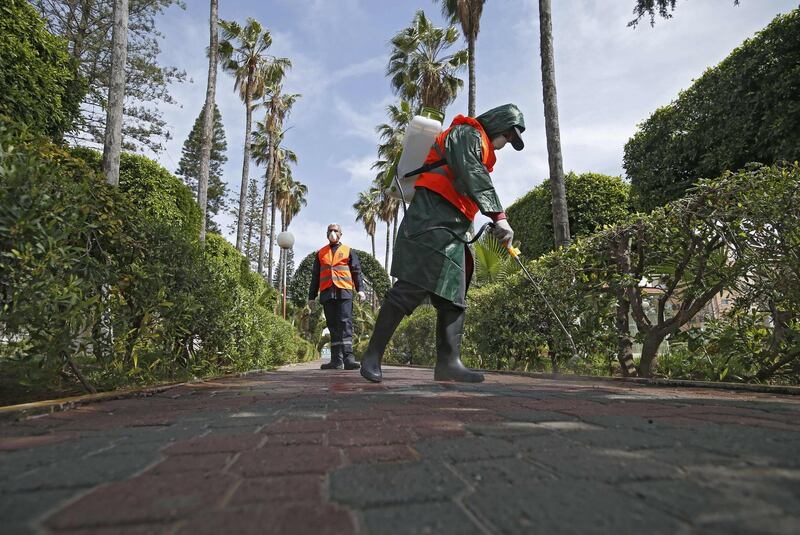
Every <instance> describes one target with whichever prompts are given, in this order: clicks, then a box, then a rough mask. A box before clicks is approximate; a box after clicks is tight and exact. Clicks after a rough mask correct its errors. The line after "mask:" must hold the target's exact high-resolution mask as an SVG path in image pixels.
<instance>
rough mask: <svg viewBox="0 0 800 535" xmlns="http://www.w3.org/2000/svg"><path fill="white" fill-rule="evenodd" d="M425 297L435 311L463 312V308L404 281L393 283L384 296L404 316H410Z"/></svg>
mask: <svg viewBox="0 0 800 535" xmlns="http://www.w3.org/2000/svg"><path fill="white" fill-rule="evenodd" d="M426 297H430V300H431V304H432V305H433V307H434V308H435V309H436V310H437V311H442V310H452V311H454V312H455V311H462V312H464V311H465V307H461V306H458V305H456V304H455V303H453V302H452V301H448V300H447V299H445V298H443V297H440V296H438V295H436V294H435V293H433V292H429V291H428V290H426V289H425V288H421V287H419V286H417V285H416V284H411V283H410V282H406V281H404V280H398V281H397V282H395V283H394V286H392V288H391V290H389V293H387V294H386V300H387V301H388V302H390V303H391V304H393V305H394V306H396V307H397V308H399V309H400V310H402V311H403V312H404V313H405V315H406V316H410V315H411V313H412V312H414V310H415V309H416V308H417V307H418V306H420V305H421V304H422V303H423V302H424V301H425V298H426Z"/></svg>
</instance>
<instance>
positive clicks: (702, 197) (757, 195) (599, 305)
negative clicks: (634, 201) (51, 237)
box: [464, 164, 800, 383]
mask: <svg viewBox="0 0 800 535" xmlns="http://www.w3.org/2000/svg"><path fill="white" fill-rule="evenodd" d="M798 205H800V165H798V164H794V165H776V166H772V167H762V166H755V167H751V168H748V169H745V170H743V171H740V172H738V173H727V174H725V175H724V176H722V177H720V178H718V179H715V180H705V181H701V182H700V183H699V184H698V185H697V186H696V188H695V189H694V190H693V192H692V194H691V195H689V196H688V197H686V198H684V199H681V200H678V201H675V202H672V203H670V204H669V205H667V206H666V207H664V208H660V209H657V210H655V211H653V213H651V214H648V215H635V216H631V217H630V219H629V221H627V222H624V223H622V224H620V225H617V226H616V227H612V228H610V229H606V230H603V231H601V232H598V233H596V234H593V235H591V236H588V237H586V238H579V239H578V240H576V242H575V243H574V244H573V245H572V246H571V247H570V248H568V249H566V250H562V251H558V252H555V253H550V254H548V255H545V256H543V257H541V258H539V259H537V260H535V261H532V262H528V268H529V269H530V271H531V272H532V274H533V276H534V278H535V280H536V281H537V282H538V284H539V286H540V287H541V289H542V291H543V292H544V294H545V295H546V296H547V299H548V301H549V302H550V304H551V305H552V306H553V307H554V308H555V310H556V312H557V313H558V315H559V316H560V317H561V318H562V320H564V322H565V323H566V325H567V327H568V328H569V329H570V331H571V332H572V336H573V338H574V339H575V343H576V345H577V346H578V350H579V353H580V355H581V356H580V359H579V361H578V362H576V361H574V360H571V359H569V348H568V346H567V345H566V343H565V337H564V336H563V334H562V333H561V331H560V330H559V328H558V325H557V324H556V323H555V322H554V320H553V316H552V315H551V314H550V312H549V310H548V309H547V307H546V303H545V302H544V301H543V299H542V298H541V297H540V296H539V294H538V292H537V291H536V290H535V289H534V288H533V286H532V285H531V284H530V282H529V281H527V280H526V279H525V278H524V277H523V275H522V274H516V275H512V276H510V277H508V278H507V279H506V280H505V281H504V282H503V283H502V284H490V285H487V286H484V287H482V288H479V289H474V290H471V291H470V295H469V303H470V309H469V311H468V314H467V325H466V336H465V345H464V354H465V355H466V357H467V358H473V359H476V360H477V361H478V362H479V363H480V364H481V365H482V366H488V367H495V366H496V367H500V368H512V369H514V368H523V369H548V364H549V369H553V368H557V367H566V368H569V369H583V370H584V372H586V371H590V372H592V373H604V372H606V371H607V370H611V369H612V368H613V366H612V363H613V361H614V358H615V354H616V358H617V360H619V361H621V362H623V361H624V360H625V359H624V357H625V356H626V355H630V353H631V352H632V345H633V342H634V341H638V342H641V343H642V345H643V347H642V353H641V357H640V359H639V362H638V363H637V365H636V369H637V370H638V372H639V373H640V374H642V375H645V376H649V375H652V374H661V375H669V376H683V377H690V378H706V379H711V380H719V379H723V378H724V379H728V380H743V381H767V380H772V381H778V382H786V383H792V382H793V383H796V382H798V381H800V373H798V372H800V262H798V258H800V211H798V210H797V208H796V207H797V206H798ZM721 292H726V295H728V294H729V295H731V296H732V297H733V299H734V306H733V307H732V308H731V309H730V310H729V311H728V312H727V313H726V314H723V315H721V316H719V317H717V319H716V320H714V321H710V322H708V323H707V324H706V326H705V329H703V330H700V329H697V328H692V325H691V322H692V320H693V318H695V316H697V315H698V314H705V313H706V311H708V307H709V306H710V303H711V301H712V300H713V299H714V298H715V296H718V295H720V293H721ZM631 321H632V322H633V323H634V324H635V327H636V331H637V333H636V334H635V336H634V335H632V334H631V325H630V324H631ZM667 339H668V340H669V341H670V346H671V348H672V349H671V350H670V351H669V352H667V353H665V354H663V355H661V356H658V351H659V347H660V346H661V345H662V343H663V342H664V340H667ZM673 343H674V345H673ZM657 357H658V358H657ZM548 359H549V361H550V362H549V363H548V362H547V360H548Z"/></svg>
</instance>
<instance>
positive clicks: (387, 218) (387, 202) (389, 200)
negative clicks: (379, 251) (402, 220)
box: [378, 189, 400, 271]
mask: <svg viewBox="0 0 800 535" xmlns="http://www.w3.org/2000/svg"><path fill="white" fill-rule="evenodd" d="M379 191H381V196H380V201H379V202H378V219H380V220H381V221H383V222H384V223H386V257H385V259H384V261H383V269H385V270H386V271H389V245H390V243H393V242H390V237H389V231H390V230H391V226H392V222H393V221H395V220H396V218H397V212H398V210H399V209H400V201H399V200H397V199H395V198H393V197H389V196H388V195H386V194H385V193H383V191H382V190H380V189H379Z"/></svg>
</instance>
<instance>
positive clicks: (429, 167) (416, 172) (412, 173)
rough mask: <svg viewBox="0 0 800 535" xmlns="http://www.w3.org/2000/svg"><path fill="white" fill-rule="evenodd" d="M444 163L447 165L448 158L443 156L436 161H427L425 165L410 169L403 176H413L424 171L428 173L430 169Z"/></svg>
mask: <svg viewBox="0 0 800 535" xmlns="http://www.w3.org/2000/svg"><path fill="white" fill-rule="evenodd" d="M443 165H447V160H445V159H444V158H442V159H441V160H436V161H435V162H431V163H426V164H425V165H423V166H422V167H420V168H418V169H414V170H413V171H409V172H408V173H406V174H405V175H403V178H408V177H412V176H414V175H421V174H422V173H427V172H428V171H432V170H434V169H436V168H437V167H442V166H443Z"/></svg>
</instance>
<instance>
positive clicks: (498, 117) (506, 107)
mask: <svg viewBox="0 0 800 535" xmlns="http://www.w3.org/2000/svg"><path fill="white" fill-rule="evenodd" d="M476 119H477V120H478V122H479V123H481V126H483V129H484V130H485V131H486V134H487V135H488V136H489V139H492V138H494V137H496V136H499V135H500V134H502V133H503V132H505V131H506V130H508V129H509V128H511V127H512V126H516V127H517V128H518V129H519V131H520V132H523V131H525V118H524V117H523V116H522V112H521V111H519V108H517V106H516V104H503V105H502V106H498V107H496V108H492V109H491V110H489V111H487V112H485V113H482V114H480V115H478V116H477V117H476Z"/></svg>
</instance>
